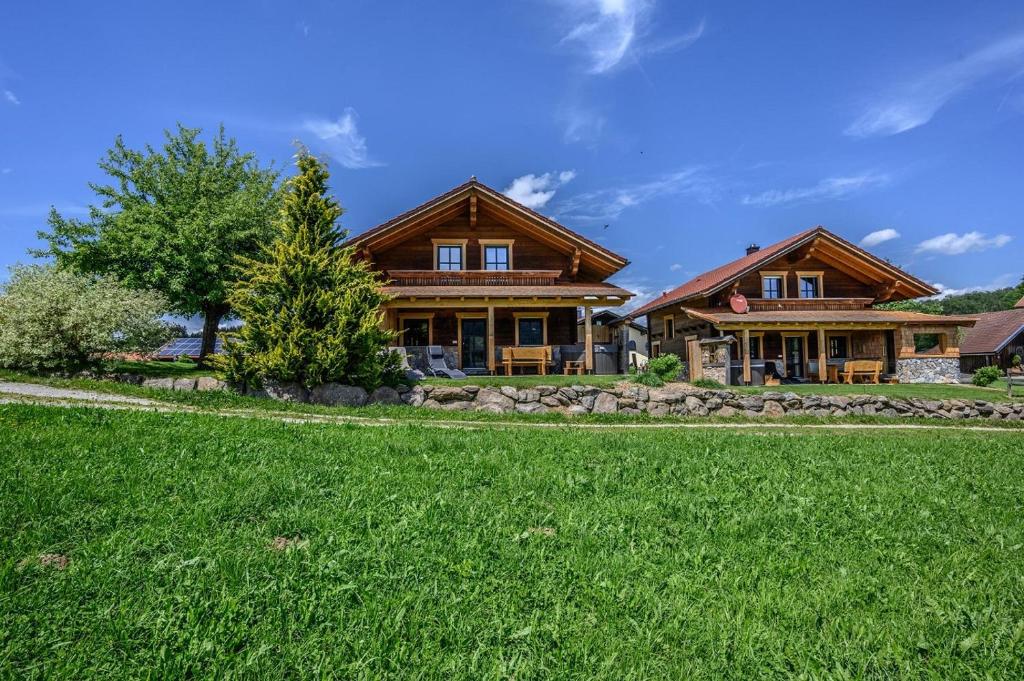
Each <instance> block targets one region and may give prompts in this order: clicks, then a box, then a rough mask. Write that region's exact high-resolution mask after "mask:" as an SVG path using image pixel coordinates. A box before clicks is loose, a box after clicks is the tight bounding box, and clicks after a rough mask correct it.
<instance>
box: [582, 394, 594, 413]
mask: <svg viewBox="0 0 1024 681" xmlns="http://www.w3.org/2000/svg"><path fill="white" fill-rule="evenodd" d="M596 401H597V397H595V396H594V395H584V396H583V397H581V398H580V405H581V406H582V407H583V408H584V409H586V410H587V411H590V410H591V409H593V408H594V402H596Z"/></svg>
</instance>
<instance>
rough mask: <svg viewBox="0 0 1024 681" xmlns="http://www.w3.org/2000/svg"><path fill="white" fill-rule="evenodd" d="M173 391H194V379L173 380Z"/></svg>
mask: <svg viewBox="0 0 1024 681" xmlns="http://www.w3.org/2000/svg"><path fill="white" fill-rule="evenodd" d="M174 389H175V390H182V391H184V392H191V391H192V390H195V389H196V379H194V378H176V379H174Z"/></svg>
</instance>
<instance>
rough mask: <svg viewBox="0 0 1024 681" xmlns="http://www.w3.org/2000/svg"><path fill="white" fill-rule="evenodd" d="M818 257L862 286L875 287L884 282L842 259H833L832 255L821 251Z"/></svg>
mask: <svg viewBox="0 0 1024 681" xmlns="http://www.w3.org/2000/svg"><path fill="white" fill-rule="evenodd" d="M816 257H817V259H818V260H820V261H821V262H823V263H825V264H826V265H831V266H832V267H834V268H836V269H837V270H839V271H840V272H844V273H845V274H848V275H849V276H851V277H853V278H854V279H856V280H857V281H859V282H860V283H862V284H868V285H875V284H877V283H878V282H879V281H884V280H880V279H879V278H878V277H873V276H871V275H870V274H868V273H866V272H864V271H863V270H859V269H857V267H856V266H855V265H851V264H850V263H848V262H843V261H842V260H841V259H839V258H836V257H833V256H832V255H829V254H827V253H825V252H824V251H819V252H818V255H817V256H816Z"/></svg>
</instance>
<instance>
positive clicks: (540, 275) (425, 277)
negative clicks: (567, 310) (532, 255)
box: [386, 270, 562, 286]
mask: <svg viewBox="0 0 1024 681" xmlns="http://www.w3.org/2000/svg"><path fill="white" fill-rule="evenodd" d="M386 274H387V276H388V278H389V279H390V280H391V285H393V286H553V285H554V284H555V283H556V281H557V280H558V277H559V276H561V274H562V270H449V271H438V270H388V271H387V273H386Z"/></svg>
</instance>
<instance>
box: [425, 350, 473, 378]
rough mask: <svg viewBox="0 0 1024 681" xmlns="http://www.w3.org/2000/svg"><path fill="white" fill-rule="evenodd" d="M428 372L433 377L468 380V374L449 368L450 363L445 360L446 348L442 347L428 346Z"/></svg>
mask: <svg viewBox="0 0 1024 681" xmlns="http://www.w3.org/2000/svg"><path fill="white" fill-rule="evenodd" d="M427 371H428V372H429V373H430V375H431V376H444V377H446V378H466V374H464V373H462V372H461V371H459V370H458V369H450V368H448V363H447V362H445V360H444V348H442V347H441V346H440V345H428V346H427Z"/></svg>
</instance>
